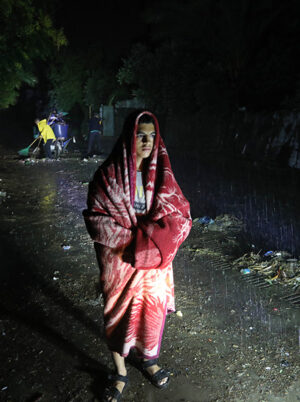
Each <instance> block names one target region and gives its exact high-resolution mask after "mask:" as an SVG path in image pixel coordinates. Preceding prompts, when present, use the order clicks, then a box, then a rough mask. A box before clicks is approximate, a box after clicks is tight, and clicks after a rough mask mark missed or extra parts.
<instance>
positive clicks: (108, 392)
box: [102, 374, 128, 402]
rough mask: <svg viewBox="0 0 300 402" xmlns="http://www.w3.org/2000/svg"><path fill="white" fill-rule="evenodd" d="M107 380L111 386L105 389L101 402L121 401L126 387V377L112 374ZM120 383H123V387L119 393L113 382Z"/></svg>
mask: <svg viewBox="0 0 300 402" xmlns="http://www.w3.org/2000/svg"><path fill="white" fill-rule="evenodd" d="M108 378H109V380H110V381H111V384H110V385H109V386H108V387H107V388H106V389H105V391H104V394H103V397H102V402H110V401H112V400H113V399H115V400H116V401H121V399H122V395H123V392H124V391H125V389H126V388H127V386H128V377H127V376H124V375H120V374H114V375H109V377H108ZM116 381H120V382H124V384H125V385H124V387H123V389H122V392H120V391H119V390H118V389H117V388H116V387H115V385H114V384H115V382H116Z"/></svg>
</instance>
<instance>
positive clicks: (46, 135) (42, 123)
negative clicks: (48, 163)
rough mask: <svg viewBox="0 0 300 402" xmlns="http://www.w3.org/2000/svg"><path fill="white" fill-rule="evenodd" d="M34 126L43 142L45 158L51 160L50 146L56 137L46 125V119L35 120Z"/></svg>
mask: <svg viewBox="0 0 300 402" xmlns="http://www.w3.org/2000/svg"><path fill="white" fill-rule="evenodd" d="M35 124H36V125H37V127H38V129H39V132H40V133H41V135H40V136H41V137H42V138H43V141H44V150H45V155H46V158H49V159H53V156H52V152H51V145H52V143H53V141H55V139H56V137H55V134H54V132H53V130H52V128H51V127H50V126H49V125H48V124H47V119H43V120H39V119H35Z"/></svg>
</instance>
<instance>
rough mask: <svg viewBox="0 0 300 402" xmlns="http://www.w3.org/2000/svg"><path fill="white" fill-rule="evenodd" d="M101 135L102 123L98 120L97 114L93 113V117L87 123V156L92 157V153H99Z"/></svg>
mask: <svg viewBox="0 0 300 402" xmlns="http://www.w3.org/2000/svg"><path fill="white" fill-rule="evenodd" d="M101 135H103V123H102V120H100V117H99V114H98V113H94V116H93V117H92V118H91V119H90V121H89V136H88V147H87V156H88V157H89V156H93V154H94V153H96V154H100V151H101V138H100V136H101Z"/></svg>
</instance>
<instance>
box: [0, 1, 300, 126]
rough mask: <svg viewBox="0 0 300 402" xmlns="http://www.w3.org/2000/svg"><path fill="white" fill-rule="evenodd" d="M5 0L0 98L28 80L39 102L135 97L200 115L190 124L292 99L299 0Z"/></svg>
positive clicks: (64, 105)
mask: <svg viewBox="0 0 300 402" xmlns="http://www.w3.org/2000/svg"><path fill="white" fill-rule="evenodd" d="M6 3H7V4H17V6H18V7H17V11H16V10H15V11H14V22H13V27H18V29H19V30H21V27H20V26H22V32H21V33H20V32H15V31H14V29H12V28H10V29H9V28H8V20H9V18H11V16H12V11H11V13H9V12H8V11H6V13H3V10H4V7H3V10H1V16H2V20H4V22H6V24H4V25H3V26H6V28H5V29H4V34H3V35H2V37H1V42H0V44H1V50H2V51H5V52H7V53H8V54H9V59H8V60H9V61H7V60H6V61H4V60H3V58H1V66H0V68H1V76H2V78H3V79H4V77H5V82H6V86H4V89H5V91H2V95H1V106H2V108H3V107H8V106H9V105H11V104H13V103H14V102H15V101H16V99H17V94H18V92H19V91H20V88H22V87H21V84H22V83H25V84H26V85H27V88H28V85H31V86H34V85H35V88H36V89H35V90H34V94H35V96H36V99H35V100H36V102H37V103H38V101H39V109H38V111H39V112H41V111H44V110H46V109H49V108H51V107H54V106H55V107H57V108H59V109H62V110H64V111H67V112H70V115H71V116H73V117H74V118H76V117H75V115H76V116H82V117H81V119H84V116H85V117H86V116H87V111H88V108H89V106H92V107H93V108H94V109H97V108H98V107H99V105H100V104H102V103H103V104H111V105H113V104H115V103H116V102H117V101H120V100H123V99H130V98H132V97H138V98H141V99H143V100H144V101H145V102H146V104H147V105H148V107H149V108H151V109H153V110H154V111H155V112H159V113H160V114H164V115H166V116H172V119H173V120H174V119H175V120H176V119H177V120H178V119H180V118H181V117H182V116H184V115H186V116H188V118H189V119H190V118H191V116H198V117H197V118H196V117H195V121H194V124H195V122H196V121H197V119H198V120H199V118H200V117H199V116H203V115H204V114H206V115H207V116H215V115H217V116H218V118H219V119H221V120H223V121H226V122H227V123H226V124H229V123H228V122H229V121H232V115H233V114H234V113H236V111H241V110H247V111H250V112H252V113H257V112H258V113H262V112H263V113H266V112H274V111H278V110H294V111H295V110H298V109H299V106H300V73H299V71H300V68H299V67H300V65H299V64H300V61H299V60H300V57H299V56H300V55H299V53H300V48H299V38H300V35H299V31H300V25H299V23H298V21H299V11H300V3H299V2H298V1H297V0H290V1H289V2H282V1H279V0H261V1H260V2H254V1H251V0H229V1H228V0H218V1H212V0H185V1H182V0H159V1H158V0H153V1H151V2H150V1H148V0H144V1H140V2H136V1H133V2H132V4H130V3H131V2H120V1H116V0H115V1H112V2H108V3H109V4H104V3H103V4H102V7H101V10H100V12H99V13H97V12H95V10H93V9H87V8H83V7H82V5H81V6H80V7H79V6H78V7H77V6H76V5H74V7H73V8H74V9H72V14H71V3H70V4H68V2H65V5H64V7H63V6H62V5H59V3H58V2H54V3H53V2H47V1H46V2H44V3H43V4H44V5H43V10H42V9H41V6H40V3H37V2H36V1H34V0H28V1H22V0H16V1H13V0H7V1H6ZM1 4H2V3H1ZM53 4H55V6H54V5H53ZM76 7H77V8H76ZM24 9H26V10H27V12H26V13H25V12H24ZM46 9H47V12H46ZM34 21H35V22H36V23H37V24H39V26H38V27H35V28H33V25H34V24H33V22H34ZM21 23H22V25H20V24H21ZM87 24H88V25H89V28H88V29H86V28H85V26H86V25H87ZM47 27H48V28H47ZM61 28H64V34H63V32H62V30H61ZM1 29H3V28H1ZM25 34H26V35H27V36H26V35H25ZM30 35H31V36H30ZM43 35H44V36H43ZM20 38H21V39H20ZM5 41H6V42H5ZM9 41H10V43H12V42H11V41H13V43H14V51H12V50H9V46H8V43H9ZM24 42H25V44H26V47H25V51H26V52H27V53H26V55H24ZM45 43H46V44H47V45H45ZM5 44H6V47H5ZM32 45H33V46H32ZM21 47H22V48H23V51H21ZM18 52H19V54H18ZM14 58H15V59H14ZM8 62H9V63H10V65H13V66H14V68H15V71H13V72H12V71H11V70H12V68H11V67H9V66H8ZM5 63H6V64H5ZM45 82H46V84H45ZM7 83H9V85H10V86H9V85H8V84H7ZM41 85H43V87H42V88H43V91H42V93H41ZM2 88H3V87H2ZM41 98H42V100H41Z"/></svg>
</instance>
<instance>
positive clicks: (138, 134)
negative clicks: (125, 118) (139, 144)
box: [136, 133, 144, 140]
mask: <svg viewBox="0 0 300 402" xmlns="http://www.w3.org/2000/svg"><path fill="white" fill-rule="evenodd" d="M143 137H144V134H143V133H137V135H136V138H138V139H139V140H140V139H142V138H143Z"/></svg>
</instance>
